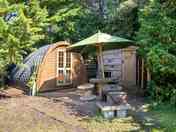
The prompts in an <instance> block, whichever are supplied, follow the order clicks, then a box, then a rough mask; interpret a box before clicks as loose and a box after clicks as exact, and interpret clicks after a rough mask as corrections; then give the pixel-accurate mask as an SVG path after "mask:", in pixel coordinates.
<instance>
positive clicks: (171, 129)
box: [149, 104, 176, 132]
mask: <svg viewBox="0 0 176 132" xmlns="http://www.w3.org/2000/svg"><path fill="white" fill-rule="evenodd" d="M149 112H150V113H151V114H152V117H153V118H154V119H155V120H156V121H158V122H159V123H160V126H161V127H162V128H163V131H164V132H176V107H174V106H171V105H169V104H154V105H151V107H150V111H149Z"/></svg>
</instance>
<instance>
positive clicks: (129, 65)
mask: <svg viewBox="0 0 176 132" xmlns="http://www.w3.org/2000/svg"><path fill="white" fill-rule="evenodd" d="M123 60H124V61H123V62H124V63H123V74H122V75H123V81H124V85H127V86H130V85H135V84H136V53H135V51H132V50H126V51H123Z"/></svg>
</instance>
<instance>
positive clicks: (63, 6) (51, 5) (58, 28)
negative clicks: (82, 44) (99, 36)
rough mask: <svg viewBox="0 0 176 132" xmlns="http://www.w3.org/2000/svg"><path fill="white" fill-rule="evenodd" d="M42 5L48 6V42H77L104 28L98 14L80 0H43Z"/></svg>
mask: <svg viewBox="0 0 176 132" xmlns="http://www.w3.org/2000/svg"><path fill="white" fill-rule="evenodd" d="M40 5H41V6H42V7H46V8H47V10H48V14H49V21H50V26H49V29H48V37H47V40H45V41H46V42H42V43H52V42H57V41H62V40H68V41H71V42H72V43H74V42H77V41H79V40H81V39H83V38H85V37H87V36H89V35H90V34H93V33H95V32H97V31H98V29H101V28H102V23H103V22H102V21H100V19H99V18H97V16H96V14H94V13H93V12H91V10H90V9H89V8H87V7H86V6H85V3H84V2H83V1H81V2H80V1H78V0H76V1H75V0H67V1H65V0H59V1H58V0H43V1H41V3H40Z"/></svg>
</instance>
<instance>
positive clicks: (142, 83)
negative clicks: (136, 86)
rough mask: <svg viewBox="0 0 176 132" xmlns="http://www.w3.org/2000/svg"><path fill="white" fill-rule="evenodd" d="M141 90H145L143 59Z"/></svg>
mask: <svg viewBox="0 0 176 132" xmlns="http://www.w3.org/2000/svg"><path fill="white" fill-rule="evenodd" d="M141 67H142V72H141V88H142V89H143V88H144V60H143V59H142V66H141Z"/></svg>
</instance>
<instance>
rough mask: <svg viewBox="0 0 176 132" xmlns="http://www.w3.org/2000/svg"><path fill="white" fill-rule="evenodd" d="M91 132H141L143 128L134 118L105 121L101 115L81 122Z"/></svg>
mask: <svg viewBox="0 0 176 132" xmlns="http://www.w3.org/2000/svg"><path fill="white" fill-rule="evenodd" d="M81 122H82V123H81V124H82V125H83V127H84V128H86V129H87V130H88V131H89V132H134V131H140V130H141V126H140V124H138V123H137V122H136V121H135V120H134V119H133V118H132V117H127V118H120V119H118V118H114V119H111V120H107V119H104V118H103V117H102V116H101V114H97V115H96V116H95V117H89V118H86V119H83V120H82V121H81Z"/></svg>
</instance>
